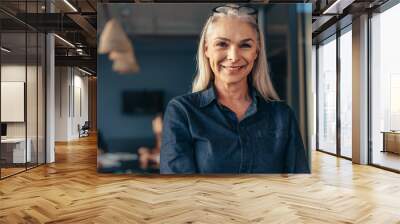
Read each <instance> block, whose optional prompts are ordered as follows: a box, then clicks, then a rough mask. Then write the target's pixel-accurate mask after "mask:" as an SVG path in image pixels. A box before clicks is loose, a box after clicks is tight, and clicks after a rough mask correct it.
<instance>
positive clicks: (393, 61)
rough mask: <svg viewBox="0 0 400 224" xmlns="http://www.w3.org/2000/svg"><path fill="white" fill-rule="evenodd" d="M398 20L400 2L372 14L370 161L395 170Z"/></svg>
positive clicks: (399, 110)
mask: <svg viewBox="0 0 400 224" xmlns="http://www.w3.org/2000/svg"><path fill="white" fill-rule="evenodd" d="M399 21H400V4H398V5H396V6H393V7H392V8H390V9H388V10H386V11H384V12H382V13H380V14H375V15H374V16H373V17H372V18H371V29H372V32H371V99H370V100H371V101H370V104H371V107H370V108H371V111H370V116H371V118H370V119H371V126H370V127H371V130H370V132H371V140H372V154H371V159H372V161H371V162H372V164H375V165H379V166H384V167H387V168H391V169H395V170H400V154H399V153H400V100H399V96H400V63H399V60H398V58H399V57H398V54H399V52H400V42H399V40H400V30H399V29H397V27H398V22H399ZM396 131H397V132H396ZM385 136H386V137H388V138H385ZM389 144H395V145H394V147H393V149H395V150H392V149H390V148H389ZM396 145H397V146H396ZM397 149H399V151H398V152H397Z"/></svg>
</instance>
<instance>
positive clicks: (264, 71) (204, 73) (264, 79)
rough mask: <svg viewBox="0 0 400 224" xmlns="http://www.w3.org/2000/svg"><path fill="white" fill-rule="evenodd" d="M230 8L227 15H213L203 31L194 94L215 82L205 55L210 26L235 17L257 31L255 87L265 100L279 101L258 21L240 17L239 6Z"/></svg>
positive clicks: (250, 17)
mask: <svg viewBox="0 0 400 224" xmlns="http://www.w3.org/2000/svg"><path fill="white" fill-rule="evenodd" d="M229 6H230V7H232V8H231V9H229V10H228V11H227V12H226V13H213V14H212V15H211V16H210V17H209V18H208V20H207V22H206V23H205V25H204V27H203V30H202V31H201V36H200V43H199V48H198V50H197V74H196V76H195V78H194V81H193V85H192V92H199V91H203V90H205V89H207V88H208V86H209V85H210V82H212V81H213V80H214V74H213V72H212V70H211V67H210V64H209V61H208V59H207V57H206V55H205V44H206V38H207V32H208V29H209V27H210V25H211V24H213V23H215V22H216V21H217V19H218V18H220V17H224V16H226V17H227V16H235V17H238V18H240V19H244V20H245V21H246V22H248V23H249V24H250V25H251V26H252V27H253V28H254V29H255V30H256V31H257V36H258V40H257V41H258V57H257V59H256V61H255V62H254V66H253V69H252V71H251V80H252V85H253V87H254V88H255V89H256V90H257V91H258V92H259V93H260V94H261V95H262V97H263V98H264V99H265V100H270V101H271V100H279V96H278V94H277V93H276V91H275V89H274V87H273V85H272V82H271V78H270V75H269V71H268V65H267V55H266V52H265V44H264V35H263V33H262V32H260V30H259V28H258V24H257V20H256V19H255V17H254V16H252V15H247V14H246V15H239V10H236V9H235V8H237V7H239V6H238V5H236V4H229Z"/></svg>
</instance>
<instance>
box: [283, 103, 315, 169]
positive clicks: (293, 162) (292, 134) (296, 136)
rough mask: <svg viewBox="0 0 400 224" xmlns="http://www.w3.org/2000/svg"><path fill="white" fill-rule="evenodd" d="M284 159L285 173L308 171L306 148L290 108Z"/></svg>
mask: <svg viewBox="0 0 400 224" xmlns="http://www.w3.org/2000/svg"><path fill="white" fill-rule="evenodd" d="M286 159H287V160H286V171H287V173H310V168H309V163H308V160H307V154H306V150H305V148H304V144H303V140H302V137H301V134H300V130H299V126H298V123H297V120H296V116H295V115H294V112H293V110H292V109H290V113H289V138H288V147H287V158H286Z"/></svg>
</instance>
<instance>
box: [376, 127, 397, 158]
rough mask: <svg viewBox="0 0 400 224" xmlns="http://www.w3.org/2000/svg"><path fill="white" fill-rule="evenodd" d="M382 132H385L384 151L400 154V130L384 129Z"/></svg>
mask: <svg viewBox="0 0 400 224" xmlns="http://www.w3.org/2000/svg"><path fill="white" fill-rule="evenodd" d="M381 133H383V150H382V152H393V153H397V154H400V131H382V132H381Z"/></svg>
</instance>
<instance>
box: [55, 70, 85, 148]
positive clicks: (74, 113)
mask: <svg viewBox="0 0 400 224" xmlns="http://www.w3.org/2000/svg"><path fill="white" fill-rule="evenodd" d="M88 105H89V104H88V78H87V77H86V76H84V74H83V73H82V72H80V71H79V70H77V69H76V68H72V67H56V90H55V107H56V108H55V120H56V131H55V140H56V141H70V140H73V139H77V138H78V137H79V135H78V134H79V133H78V124H80V125H81V126H82V125H83V124H84V122H85V121H87V120H88Z"/></svg>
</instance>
